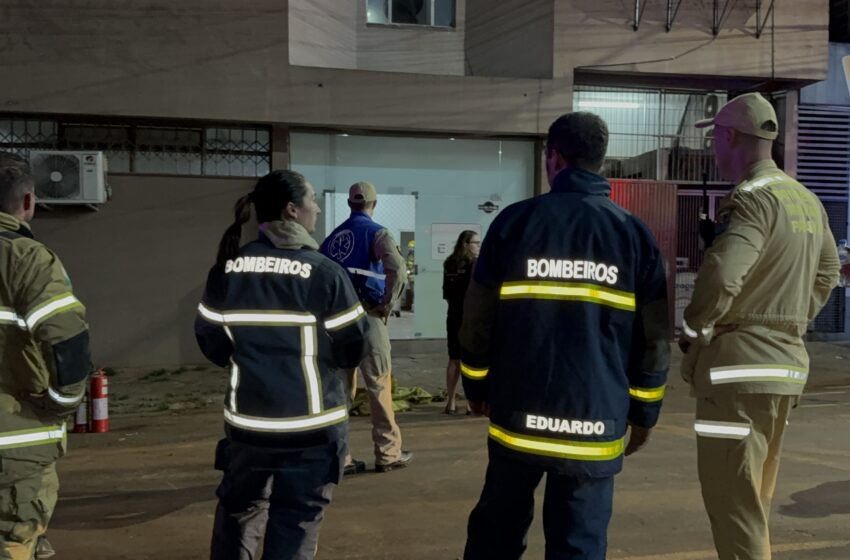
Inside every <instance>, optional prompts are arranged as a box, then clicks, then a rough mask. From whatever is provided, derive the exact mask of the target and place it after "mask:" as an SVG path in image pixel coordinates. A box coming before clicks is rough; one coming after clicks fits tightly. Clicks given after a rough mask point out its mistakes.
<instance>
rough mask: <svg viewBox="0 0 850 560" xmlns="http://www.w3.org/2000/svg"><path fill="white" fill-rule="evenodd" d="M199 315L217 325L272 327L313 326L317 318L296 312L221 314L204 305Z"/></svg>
mask: <svg viewBox="0 0 850 560" xmlns="http://www.w3.org/2000/svg"><path fill="white" fill-rule="evenodd" d="M198 313H200V314H201V316H202V317H203V318H204V319H206V320H207V321H209V322H211V323H215V324H219V325H220V324H227V325H252V324H254V325H255V324H258V323H259V324H264V325H270V326H286V325H311V324H313V323H315V322H316V317H315V316H314V315H312V314H310V313H298V312H294V311H272V312H268V311H232V312H224V313H219V312H217V311H214V310H212V309H210V308H208V307H206V306H205V305H204V304H203V303H201V304H199V305H198Z"/></svg>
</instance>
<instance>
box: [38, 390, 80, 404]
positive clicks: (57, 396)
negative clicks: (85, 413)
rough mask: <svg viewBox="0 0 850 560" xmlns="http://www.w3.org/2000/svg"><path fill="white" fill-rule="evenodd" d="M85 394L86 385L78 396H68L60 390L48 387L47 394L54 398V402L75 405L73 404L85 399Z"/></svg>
mask: <svg viewBox="0 0 850 560" xmlns="http://www.w3.org/2000/svg"><path fill="white" fill-rule="evenodd" d="M85 394H86V389H85V387H83V390H82V391H81V392H80V394H79V395H76V396H73V397H66V396H64V395H63V394H62V393H59V392H58V391H54V390H53V388H48V389H47V395H48V396H49V397H50V398H51V399H53V401H54V402H56V403H58V404H61V405H63V406H73V405H75V404H77V403H79V402H80V401H81V400H83V397H84V396H85Z"/></svg>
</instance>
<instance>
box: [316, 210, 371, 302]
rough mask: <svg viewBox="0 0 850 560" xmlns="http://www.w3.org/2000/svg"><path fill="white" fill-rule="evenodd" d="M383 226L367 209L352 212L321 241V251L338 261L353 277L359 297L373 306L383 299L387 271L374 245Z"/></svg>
mask: <svg viewBox="0 0 850 560" xmlns="http://www.w3.org/2000/svg"><path fill="white" fill-rule="evenodd" d="M382 229H386V228H385V227H384V226H382V225H380V224H376V223H375V222H374V221H373V220H372V218H370V217H369V215H368V214H366V213H365V212H352V213H351V217H349V218H348V219H347V220H346V221H344V222H343V223H342V224H340V226H339V227H337V228H336V229H335V230H333V232H332V233H331V234H330V235H329V236H328V237H327V238H326V239H325V241H324V243H322V247H321V249H320V251H321V252H322V254H324V255H325V256H327V257H328V258H330V259H332V260H334V261H336V262H338V263H339V264H340V265H342V267H343V268H345V270H347V271H348V275H349V277H350V278H351V283H352V284H354V289H355V290H356V291H357V295H358V296H360V300H361V301H363V302H364V303H365V304H367V305H368V306H370V307H374V306H376V305H381V304H383V303H384V292H385V291H386V274H384V264H383V263H382V262H381V260H380V259H377V258H375V256H374V255H373V253H372V247H373V246H374V244H375V236H376V235H377V234H378V232H379V231H381V230H382Z"/></svg>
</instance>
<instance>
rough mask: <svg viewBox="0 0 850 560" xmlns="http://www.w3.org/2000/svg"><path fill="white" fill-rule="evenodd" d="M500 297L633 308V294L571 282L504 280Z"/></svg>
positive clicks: (625, 308) (630, 309)
mask: <svg viewBox="0 0 850 560" xmlns="http://www.w3.org/2000/svg"><path fill="white" fill-rule="evenodd" d="M500 295H501V297H502V299H558V300H567V301H586V302H589V303H598V304H600V305H607V306H609V307H615V308H617V309H623V310H626V311H634V310H635V295H634V294H633V293H631V292H622V291H620V290H614V289H611V288H606V287H604V286H597V285H596V284H580V283H572V282H506V283H504V284H502V289H501V291H500Z"/></svg>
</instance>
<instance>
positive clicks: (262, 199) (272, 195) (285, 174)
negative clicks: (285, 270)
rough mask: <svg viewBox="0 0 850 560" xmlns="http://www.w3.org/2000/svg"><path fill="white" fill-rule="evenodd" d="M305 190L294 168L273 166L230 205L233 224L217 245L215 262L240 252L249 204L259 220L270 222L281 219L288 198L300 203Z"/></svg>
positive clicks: (235, 255)
mask: <svg viewBox="0 0 850 560" xmlns="http://www.w3.org/2000/svg"><path fill="white" fill-rule="evenodd" d="M306 193H307V179H305V178H304V176H303V175H301V174H300V173H296V172H295V171H290V170H276V171H272V172H271V173H269V174H267V175H264V176H263V177H261V178H260V179H259V181H257V184H256V185H255V186H254V190H253V191H252V192H251V193H249V194H246V195H245V196H243V197H242V198H240V199H239V200H237V201H236V205H235V206H234V207H233V214H234V220H233V224H231V226H230V227H229V228H227V231H225V232H224V235H223V236H222V238H221V242H220V243H219V245H218V257H217V259H216V262H217V263H218V265H219V266H224V264H225V263H226V262H227V261H229V260H231V259H235V258H236V257H237V255H238V254H239V247H240V241H241V240H242V226H243V225H244V224H245V223H246V222H247V221H248V220H250V219H251V205H253V206H254V210H255V212H256V214H257V221H258V222H259V223H261V224H262V223H264V222H272V221H275V220H281V219H283V216H282V214H283V209H284V208H285V207H286V205H287V204H289V203H290V202H292V203H294V204H295V205H296V206H299V207H301V206H303V205H304V197H305V196H306Z"/></svg>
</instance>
